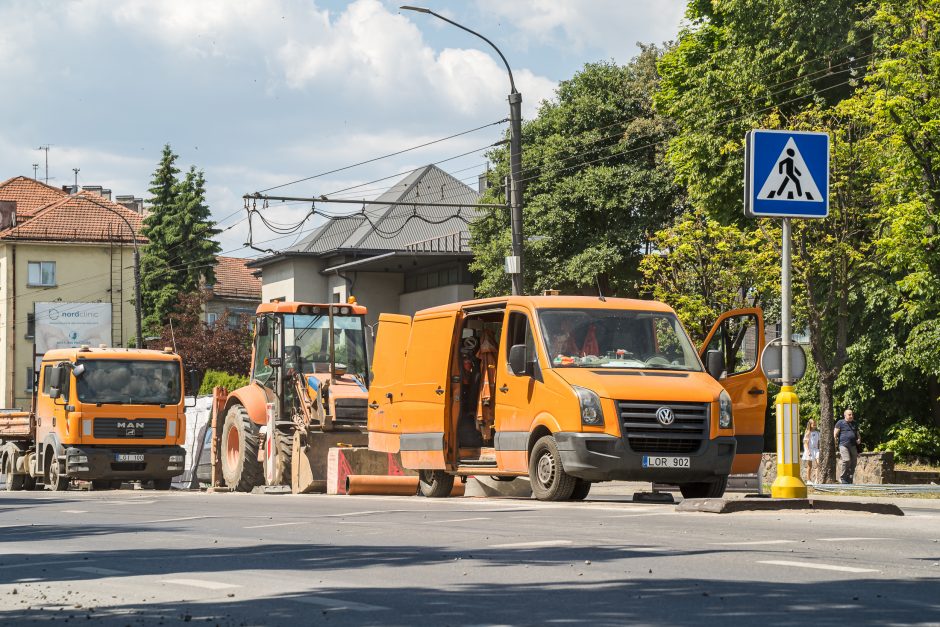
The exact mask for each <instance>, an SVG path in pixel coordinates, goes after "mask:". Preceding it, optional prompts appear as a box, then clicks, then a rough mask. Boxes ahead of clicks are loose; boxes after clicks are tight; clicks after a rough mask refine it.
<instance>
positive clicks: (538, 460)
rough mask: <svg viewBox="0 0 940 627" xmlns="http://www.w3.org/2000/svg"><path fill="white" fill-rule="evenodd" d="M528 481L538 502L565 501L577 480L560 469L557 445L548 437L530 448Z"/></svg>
mask: <svg viewBox="0 0 940 627" xmlns="http://www.w3.org/2000/svg"><path fill="white" fill-rule="evenodd" d="M529 480H530V481H531V483H532V493H533V494H534V495H535V498H537V499H538V500H540V501H567V500H568V499H570V498H571V495H572V494H573V493H574V488H575V482H576V481H577V480H576V479H575V478H574V477H572V476H571V475H569V474H568V473H566V472H565V469H564V468H562V465H561V455H560V454H559V453H558V445H557V444H556V443H555V438H553V437H552V436H550V435H546V436H544V437H542V438H540V439H539V441H538V442H536V443H535V446H534V447H533V448H532V454H531V455H530V456H529ZM585 496H586V495H585Z"/></svg>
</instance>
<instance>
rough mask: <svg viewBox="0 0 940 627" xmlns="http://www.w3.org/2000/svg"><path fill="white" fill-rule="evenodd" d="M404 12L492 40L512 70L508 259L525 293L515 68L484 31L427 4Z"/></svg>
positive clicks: (516, 290)
mask: <svg viewBox="0 0 940 627" xmlns="http://www.w3.org/2000/svg"><path fill="white" fill-rule="evenodd" d="M399 8H400V9H402V10H404V11H417V12H418V13H427V14H428V15H433V16H434V17H436V18H438V19H440V20H443V21H445V22H447V23H448V24H453V25H454V26H456V27H457V28H459V29H461V30H465V31H467V32H468V33H470V34H471V35H476V36H477V37H479V38H480V39H482V40H483V41H485V42H486V43H488V44H489V45H490V46H491V47H492V48H493V50H495V51H496V54H498V55H499V58H500V59H502V60H503V65H505V66H506V71H507V72H508V73H509V87H510V91H509V181H510V183H509V186H510V198H511V203H510V204H511V207H510V213H509V215H510V223H511V225H512V257H510V258H508V259H507V260H506V272H507V273H509V275H510V276H511V277H512V293H513V294H522V293H523V275H522V181H521V179H522V94H520V93H519V90H517V89H516V82H515V81H514V80H513V78H512V69H510V67H509V63H508V62H507V61H506V57H504V56H503V53H502V52H500V51H499V48H497V47H496V44H494V43H493V42H492V41H490V40H489V39H487V38H486V37H484V36H483V35H481V34H480V33H478V32H476V31H474V30H470V29H469V28H467V27H466V26H463V25H462V24H458V23H457V22H455V21H453V20H451V19H448V18H446V17H444V16H443V15H440V14H438V13H435V12H434V11H432V10H430V9H425V8H423V7H413V6H403V7H399Z"/></svg>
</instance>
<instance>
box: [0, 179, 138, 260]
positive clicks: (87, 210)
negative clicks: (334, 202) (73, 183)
mask: <svg viewBox="0 0 940 627" xmlns="http://www.w3.org/2000/svg"><path fill="white" fill-rule="evenodd" d="M40 185H41V183H40ZM19 206H20V205H19V202H17V209H16V211H17V214H19V211H20V210H19ZM141 228H143V217H142V216H141V215H140V214H139V213H137V212H135V211H131V210H130V209H128V208H126V207H125V206H124V205H119V204H117V203H116V202H111V201H110V200H107V199H106V198H102V197H101V196H98V195H97V194H95V193H93V192H81V193H79V194H76V195H74V196H70V195H68V194H65V195H64V197H60V198H58V199H55V200H54V201H53V202H52V203H50V204H48V205H46V206H45V207H43V208H41V209H38V210H37V211H35V212H33V213H32V215H31V216H30V217H29V218H28V219H25V220H21V219H17V222H16V226H14V227H11V228H8V229H5V230H3V231H0V240H29V241H42V242H122V243H128V244H130V243H133V241H134V236H136V238H137V242H138V245H140V244H143V243H144V242H146V239H145V238H143V237H142V236H140V235H139V233H140V230H141ZM131 229H133V233H132V232H131Z"/></svg>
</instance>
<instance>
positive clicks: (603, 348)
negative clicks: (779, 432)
mask: <svg viewBox="0 0 940 627" xmlns="http://www.w3.org/2000/svg"><path fill="white" fill-rule="evenodd" d="M762 326H763V322H762V316H761V314H760V311H759V310H745V311H741V312H729V313H728V314H726V315H725V316H723V317H722V319H721V320H720V321H719V322H718V323H716V327H715V329H713V331H712V333H711V334H710V335H709V338H708V340H707V342H706V345H705V346H704V347H703V348H702V351H701V354H700V353H699V351H697V350H696V349H695V348H694V347H693V345H692V342H691V341H690V340H689V337H688V335H687V334H686V332H685V330H684V329H683V328H682V325H681V324H680V323H679V320H678V318H677V317H676V315H675V312H674V311H673V310H672V309H671V308H669V307H668V306H667V305H665V304H663V303H659V302H655V301H641V300H631V299H618V298H607V299H601V298H588V297H574V296H541V297H528V296H513V297H508V298H499V299H486V300H476V301H467V302H462V303H455V304H452V305H446V306H442V307H436V308H433V309H427V310H423V311H420V312H418V313H417V314H415V316H414V317H413V318H412V317H409V316H399V315H390V314H385V315H383V316H381V317H380V319H379V327H378V333H377V337H376V348H375V359H374V362H373V372H374V379H373V384H372V386H371V388H370V394H369V398H370V405H369V406H370V412H369V446H370V448H372V449H373V450H377V451H384V452H389V453H398V452H400V453H401V460H402V464H403V465H404V466H405V467H407V468H412V469H416V470H418V471H419V475H420V484H419V485H420V487H421V491H422V493H424V494H425V495H427V496H444V495H446V494H449V493H450V488H449V486H450V485H452V483H453V478H454V476H455V475H471V474H472V475H493V476H497V477H507V478H508V477H514V476H524V475H528V476H529V478H530V480H531V482H532V489H533V493H534V494H535V496H536V497H537V498H539V499H545V500H568V499H583V498H584V497H586V496H587V493H588V491H589V490H590V486H591V484H592V483H594V482H598V481H610V480H630V481H650V482H657V483H665V484H673V485H678V486H679V488H680V489H681V491H682V493H683V495H685V496H687V497H695V496H715V495H720V494H721V493H723V492H724V489H725V486H726V484H727V477H728V475H729V474H730V473H731V472H732V469H733V468H735V460H736V451H737V448H738V442H737V439H736V429H743V432H744V433H747V434H748V435H749V436H755V435H757V434H762V433H763V424H764V409H765V408H766V405H765V404H766V393H765V392H766V380H765V379H764V378H763V375H762V374H761V372H760V370H759V368H757V358H756V352H757V350H759V347H760V346H761V345H762V342H763V340H762V337H763V335H762ZM748 350H750V351H751V353H752V355H751V356H750V357H746V356H745V355H744V353H746V352H747V351H748ZM729 357H731V359H729ZM703 358H704V360H705V362H706V363H708V365H709V367H708V368H706V366H705V364H704V363H703ZM735 360H736V361H735ZM732 362H733V363H732ZM729 365H730V366H731V370H729V369H728V366H729ZM726 388H728V389H726ZM754 390H757V392H756V393H755V392H754ZM751 444H752V443H751ZM752 457H753V456H751V457H748V458H747V459H744V460H741V461H739V463H738V468H739V470H737V471H741V472H743V471H745V470H744V469H745V467H749V466H750V465H751V462H753V459H752ZM758 458H759V451H758ZM755 468H756V466H755Z"/></svg>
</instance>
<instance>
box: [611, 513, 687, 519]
mask: <svg viewBox="0 0 940 627" xmlns="http://www.w3.org/2000/svg"><path fill="white" fill-rule="evenodd" d="M670 513H674V512H650V513H648V514H624V515H623V516H608V517H607V518H606V519H605V520H613V519H615V518H643V517H644V516H664V515H666V514H670Z"/></svg>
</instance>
